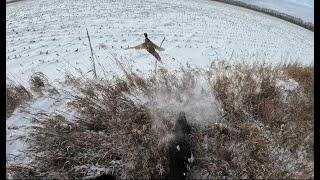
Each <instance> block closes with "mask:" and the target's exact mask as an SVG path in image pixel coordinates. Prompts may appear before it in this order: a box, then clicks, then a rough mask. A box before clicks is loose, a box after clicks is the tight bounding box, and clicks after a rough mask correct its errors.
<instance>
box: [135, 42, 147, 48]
mask: <svg viewBox="0 0 320 180" xmlns="http://www.w3.org/2000/svg"><path fill="white" fill-rule="evenodd" d="M133 48H134V49H146V46H145V44H144V43H142V44H140V45H138V46H134V47H133Z"/></svg>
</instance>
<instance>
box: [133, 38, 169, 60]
mask: <svg viewBox="0 0 320 180" xmlns="http://www.w3.org/2000/svg"><path fill="white" fill-rule="evenodd" d="M144 37H145V39H144V43H142V44H140V45H138V46H134V47H131V48H134V49H146V50H147V51H148V52H149V53H150V54H152V55H153V56H154V57H155V58H156V59H157V60H158V61H160V62H161V63H162V61H161V57H160V56H159V54H158V53H157V52H156V49H157V50H159V51H164V49H163V48H161V47H159V46H157V45H156V44H154V43H153V42H152V41H150V39H149V38H148V34H147V33H144Z"/></svg>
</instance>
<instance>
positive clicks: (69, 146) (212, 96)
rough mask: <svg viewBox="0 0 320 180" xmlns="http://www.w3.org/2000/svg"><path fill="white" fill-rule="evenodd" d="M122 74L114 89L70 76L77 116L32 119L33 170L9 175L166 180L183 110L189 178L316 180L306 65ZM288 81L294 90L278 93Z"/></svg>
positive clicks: (309, 68)
mask: <svg viewBox="0 0 320 180" xmlns="http://www.w3.org/2000/svg"><path fill="white" fill-rule="evenodd" d="M228 69H229V70H228ZM123 71H124V74H125V77H124V78H118V79H115V80H114V81H113V82H112V83H111V82H109V81H91V80H89V81H86V82H83V81H82V80H80V79H76V78H74V77H72V76H70V77H68V78H67V82H66V83H68V84H69V85H71V86H75V88H76V89H77V91H78V92H79V93H78V95H77V96H75V97H74V101H73V102H72V103H70V107H74V108H75V109H76V110H77V112H78V114H77V115H76V116H74V117H73V118H74V119H72V121H70V120H66V119H65V117H64V116H63V115H55V116H52V115H49V114H48V115H47V117H46V118H44V119H41V118H38V119H35V120H34V122H35V124H37V126H35V127H34V129H33V130H34V131H33V133H32V134H31V136H32V137H33V139H32V140H31V142H30V143H31V144H32V149H31V151H30V155H31V156H33V157H34V158H35V162H34V167H33V168H21V169H19V168H17V167H11V169H10V170H11V172H13V174H14V175H15V176H14V177H16V178H25V177H29V178H30V177H32V178H36V177H47V178H48V177H53V178H54V177H55V178H61V177H64V178H69V179H75V178H83V177H88V176H96V175H98V174H99V172H94V170H92V169H90V166H96V167H103V168H104V169H103V170H102V171H103V172H105V173H106V174H107V173H111V174H113V175H115V176H116V178H126V179H132V178H144V179H148V178H164V177H165V176H166V174H167V173H168V172H169V169H168V168H169V165H168V147H169V146H168V145H169V143H170V141H171V140H172V132H173V127H174V124H175V120H176V117H177V115H178V114H179V112H180V111H182V110H183V111H185V112H186V115H187V119H188V121H189V123H190V124H191V125H192V131H191V132H192V133H191V134H192V135H191V141H192V144H193V152H194V155H195V158H196V159H195V163H194V166H193V167H192V168H191V173H190V178H211V179H212V178H313V177H314V175H313V173H314V168H313V143H314V142H313V136H314V133H313V131H314V129H313V121H314V116H313V113H314V112H313V106H314V105H313V92H314V90H313V81H312V82H310V79H311V78H312V79H313V67H312V66H306V67H305V66H299V65H297V64H294V65H286V66H282V67H278V68H274V69H271V68H270V67H266V66H253V67H245V66H241V65H238V66H233V67H231V68H227V67H226V65H220V66H219V67H212V68H211V69H209V70H207V71H204V70H199V69H182V70H181V72H179V73H174V72H169V71H167V70H166V69H160V70H159V71H158V72H157V74H156V75H155V76H152V77H150V78H143V77H141V76H139V75H137V74H134V73H132V72H128V71H126V70H125V69H123ZM222 72H223V73H222ZM299 75H301V76H299ZM290 78H292V79H293V80H291V81H296V82H297V83H298V84H299V86H297V87H295V88H293V89H289V90H288V89H286V88H283V86H281V83H280V85H279V81H280V80H282V81H283V82H286V83H288V82H291V81H290ZM202 79H205V80H204V81H203V84H206V86H201V88H200V89H199V82H201V80H202ZM80 85H81V86H80ZM212 102H214V103H216V104H215V105H213V104H211V103H212ZM219 108H221V109H219ZM222 114H224V115H222ZM21 172H28V173H27V174H23V173H21Z"/></svg>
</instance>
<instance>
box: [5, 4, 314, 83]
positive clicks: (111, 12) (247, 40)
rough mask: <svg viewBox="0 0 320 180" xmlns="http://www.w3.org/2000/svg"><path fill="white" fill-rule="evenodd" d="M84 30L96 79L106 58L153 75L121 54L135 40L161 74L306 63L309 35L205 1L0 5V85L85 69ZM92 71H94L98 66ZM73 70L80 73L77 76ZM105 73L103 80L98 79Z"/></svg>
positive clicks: (145, 64) (143, 63)
mask: <svg viewBox="0 0 320 180" xmlns="http://www.w3.org/2000/svg"><path fill="white" fill-rule="evenodd" d="M86 28H88V31H89V34H90V36H91V41H92V45H93V49H94V53H95V55H96V56H97V57H96V61H97V63H98V64H97V65H96V66H97V71H98V72H99V73H98V74H100V75H103V73H102V67H103V68H104V69H105V71H108V70H114V61H113V58H114V57H113V56H116V57H117V58H118V59H119V60H120V61H122V62H125V63H127V64H129V65H130V66H131V67H132V69H133V70H137V69H139V70H140V71H142V72H144V73H145V72H148V70H150V69H154V63H155V59H154V57H152V56H151V55H149V54H148V53H147V52H146V51H136V50H133V49H130V50H124V48H125V47H128V46H134V45H137V44H140V43H142V42H143V40H144V37H143V33H145V32H146V33H148V34H149V37H150V39H151V40H153V41H154V42H155V43H158V44H160V42H161V41H162V39H163V38H164V37H165V38H166V40H165V41H164V43H163V45H162V47H164V48H165V49H166V50H165V51H163V52H160V56H161V57H162V58H163V61H164V62H165V66H166V67H168V68H175V67H178V66H179V64H180V63H182V64H185V63H186V62H189V63H190V64H194V65H198V66H202V67H205V66H208V65H209V64H210V63H211V62H213V61H221V60H225V61H227V62H239V61H240V62H241V61H243V62H249V63H250V62H261V61H265V62H266V63H275V62H282V61H297V62H301V63H306V64H309V63H312V62H313V60H314V59H313V53H314V47H313V46H314V40H313V39H314V33H313V32H311V31H309V30H306V29H303V28H301V27H299V26H296V25H293V24H291V23H288V22H285V21H283V20H280V19H277V18H274V17H270V16H267V15H265V14H262V13H258V12H254V11H251V10H247V9H244V8H239V7H235V6H230V5H226V4H222V3H217V2H212V1H207V0H200V1H194V0H178V1H168V0H163V1H161V0H157V1H154V0H149V1H139V0H132V1H131V0H129V1H128V0H121V1H111V0H109V1H102V0H101V1H99V0H96V1H84V0H80V1H72V0H71V1H62V0H37V1H21V2H17V3H11V4H7V14H6V29H7V31H6V45H7V46H6V55H7V58H6V62H7V77H8V78H10V79H13V80H16V81H20V83H22V84H23V85H26V86H28V83H27V82H26V81H27V80H28V78H29V77H30V75H31V74H32V73H33V72H37V71H41V72H43V73H44V74H45V75H47V76H48V78H49V79H50V80H55V79H61V78H63V77H64V74H65V73H66V72H68V73H74V74H77V73H78V72H79V71H80V70H81V71H83V72H84V73H87V72H88V71H89V70H90V69H91V68H92V66H91V62H90V48H89V43H88V39H87V35H86ZM99 64H100V65H99ZM79 69H80V70H79ZM106 73H107V72H106Z"/></svg>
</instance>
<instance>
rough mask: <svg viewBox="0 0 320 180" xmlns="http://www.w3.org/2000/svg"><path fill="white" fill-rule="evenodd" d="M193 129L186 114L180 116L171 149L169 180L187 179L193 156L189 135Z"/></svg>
mask: <svg viewBox="0 0 320 180" xmlns="http://www.w3.org/2000/svg"><path fill="white" fill-rule="evenodd" d="M190 133H191V128H190V126H189V124H188V122H187V119H186V116H185V113H184V112H181V113H180V114H179V117H178V119H177V121H176V125H175V138H174V141H173V142H172V143H171V145H170V147H169V159H170V160H169V168H170V172H169V175H168V179H185V178H186V176H187V173H188V171H189V170H188V168H190V167H188V166H189V165H190V159H191V156H192V152H191V144H190V138H189V135H190Z"/></svg>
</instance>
